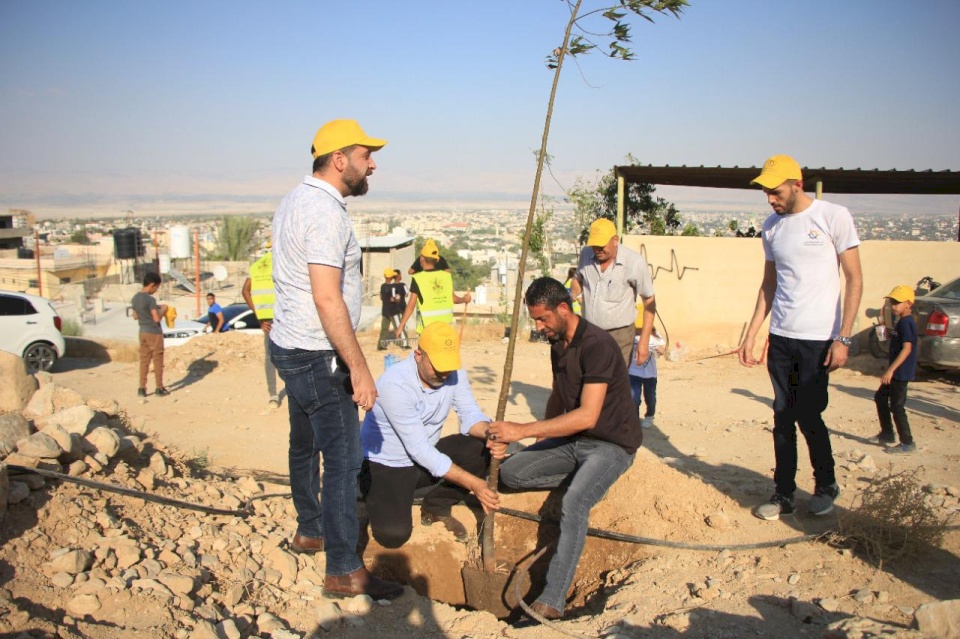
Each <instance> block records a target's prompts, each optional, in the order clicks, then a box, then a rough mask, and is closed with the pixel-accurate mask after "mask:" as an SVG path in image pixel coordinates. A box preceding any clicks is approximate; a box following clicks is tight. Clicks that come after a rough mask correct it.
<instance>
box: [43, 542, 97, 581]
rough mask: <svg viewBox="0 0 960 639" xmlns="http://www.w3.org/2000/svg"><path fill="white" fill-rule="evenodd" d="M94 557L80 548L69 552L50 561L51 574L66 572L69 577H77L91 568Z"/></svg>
mask: <svg viewBox="0 0 960 639" xmlns="http://www.w3.org/2000/svg"><path fill="white" fill-rule="evenodd" d="M91 563H93V555H92V554H91V553H90V552H89V551H87V550H83V549H80V548H75V549H73V550H68V551H66V552H64V553H61V554H59V555H57V556H56V557H54V558H53V559H51V560H50V562H49V563H48V564H47V566H49V568H50V572H51V573H58V572H65V573H67V574H68V575H77V574H80V573H81V572H83V571H84V570H86V569H87V568H89V567H90V564H91Z"/></svg>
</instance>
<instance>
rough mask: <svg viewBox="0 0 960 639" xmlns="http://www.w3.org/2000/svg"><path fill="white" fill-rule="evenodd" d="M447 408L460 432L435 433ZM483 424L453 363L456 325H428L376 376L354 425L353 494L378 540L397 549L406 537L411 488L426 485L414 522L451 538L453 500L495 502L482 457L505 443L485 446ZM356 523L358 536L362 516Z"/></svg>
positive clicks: (461, 535)
mask: <svg viewBox="0 0 960 639" xmlns="http://www.w3.org/2000/svg"><path fill="white" fill-rule="evenodd" d="M451 408H453V410H455V411H456V412H457V416H458V417H459V419H460V432H459V433H456V434H453V435H448V436H446V437H443V438H441V437H440V430H441V428H442V427H443V422H444V421H445V420H446V418H447V415H448V414H449V413H450V409H451ZM489 425H490V418H489V417H487V416H486V415H484V414H483V412H482V411H481V410H480V407H479V406H478V405H477V402H476V400H475V399H474V397H473V391H472V390H471V389H470V382H469V380H468V379H467V373H466V371H465V370H464V369H463V368H462V367H461V365H460V339H459V338H458V336H457V332H456V331H455V330H454V329H453V327H452V326H450V325H449V324H446V323H444V322H437V323H434V324H430V325H429V326H427V327H426V328H425V329H423V332H422V333H421V334H420V340H419V345H418V347H417V349H416V350H415V351H414V352H413V353H412V354H411V355H410V356H409V357H408V358H407V359H405V360H403V361H401V362H399V363H397V364H394V365H393V366H391V367H389V368H388V369H387V370H386V371H384V373H383V375H381V376H380V379H378V380H377V400H376V402H375V403H374V405H373V410H371V411H370V412H368V413H367V415H366V418H365V419H364V420H363V426H362V427H361V429H360V441H361V444H362V445H363V457H364V460H363V466H362V468H361V470H360V476H359V482H360V493H361V496H362V498H363V499H364V501H365V502H366V511H367V515H368V517H369V523H370V528H371V530H372V532H373V538H374V539H376V540H377V542H378V543H379V544H380V545H382V546H384V547H385V548H399V547H400V546H402V545H403V544H404V543H406V541H407V540H408V539H409V538H410V534H411V532H412V530H413V521H412V515H411V510H412V506H413V500H414V491H416V490H417V489H418V488H426V487H429V486H431V485H432V486H433V488H432V489H430V490H429V492H427V493H426V495H425V496H424V498H423V504H422V506H421V508H420V521H421V523H423V524H424V525H426V526H429V525H431V524H433V523H442V524H443V525H444V526H445V527H446V529H447V530H449V531H450V532H452V533H453V534H454V535H455V536H456V538H457V539H458V540H459V541H465V540H466V539H467V530H466V528H465V527H464V525H463V524H462V523H460V522H459V521H457V520H456V519H454V518H453V516H452V515H451V509H452V507H453V506H454V504H456V503H458V502H460V501H463V500H464V499H465V498H466V497H467V495H468V494H469V493H473V494H474V495H476V497H477V499H478V500H479V501H480V504H481V506H483V509H484V511H486V512H489V511H491V510H496V509H497V508H498V507H499V498H498V496H497V493H496V492H494V491H492V490H490V489H489V488H488V487H487V482H486V480H485V479H484V477H485V476H486V470H487V465H488V462H489V461H490V456H491V455H494V456H496V457H498V458H502V457H503V455H504V453H505V451H506V444H503V445H501V446H499V447H496V446H494V447H492V448H491V449H489V450H488V449H487V441H486V435H487V428H488V427H489ZM360 525H361V535H360V536H361V539H363V538H364V537H365V522H364V521H363V520H362V519H361V522H360Z"/></svg>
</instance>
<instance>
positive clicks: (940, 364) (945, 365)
mask: <svg viewBox="0 0 960 639" xmlns="http://www.w3.org/2000/svg"><path fill="white" fill-rule="evenodd" d="M914 317H915V319H916V322H917V332H918V333H919V335H920V352H919V354H918V355H917V363H919V364H920V366H923V367H925V368H932V369H936V370H960V277H958V278H957V279H954V280H951V281H949V282H947V283H946V284H944V285H942V286H940V287H937V288H935V289H933V290H932V291H930V292H929V293H927V294H926V295H921V296H919V297H917V299H916V302H915V304H914Z"/></svg>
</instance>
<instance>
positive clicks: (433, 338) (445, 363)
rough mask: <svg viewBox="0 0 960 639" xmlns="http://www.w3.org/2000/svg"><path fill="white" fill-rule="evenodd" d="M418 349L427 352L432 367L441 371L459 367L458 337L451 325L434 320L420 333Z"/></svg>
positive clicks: (453, 369) (444, 371)
mask: <svg viewBox="0 0 960 639" xmlns="http://www.w3.org/2000/svg"><path fill="white" fill-rule="evenodd" d="M419 345H420V350H422V351H423V352H424V353H426V354H427V356H428V357H429V358H430V363H431V364H433V368H434V370H436V371H439V372H441V373H446V372H449V371H455V370H459V369H460V338H459V337H458V336H457V331H455V330H454V329H453V326H451V325H450V324H447V323H446V322H434V323H433V324H430V325H428V326H427V327H426V328H424V329H423V332H422V333H420V341H419Z"/></svg>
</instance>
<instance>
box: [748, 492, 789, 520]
mask: <svg viewBox="0 0 960 639" xmlns="http://www.w3.org/2000/svg"><path fill="white" fill-rule="evenodd" d="M793 511H794V506H793V497H787V496H786V495H781V494H780V493H774V494H773V496H772V497H771V498H770V501H768V502H767V503H765V504H760V505H759V506H757V507H756V508H754V509H753V514H754V515H756V516H757V517H759V518H760V519H766V520H767V521H776V520H778V519H780V515H792V514H793Z"/></svg>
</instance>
